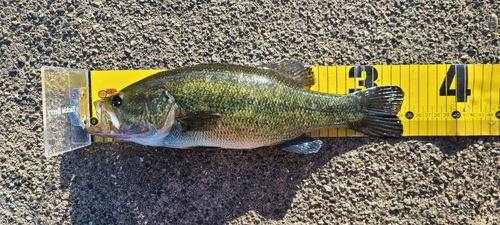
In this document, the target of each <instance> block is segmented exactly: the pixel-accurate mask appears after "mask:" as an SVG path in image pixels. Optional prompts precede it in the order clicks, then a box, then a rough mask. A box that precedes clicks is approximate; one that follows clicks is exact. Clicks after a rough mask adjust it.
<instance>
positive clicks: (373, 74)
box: [349, 66, 378, 93]
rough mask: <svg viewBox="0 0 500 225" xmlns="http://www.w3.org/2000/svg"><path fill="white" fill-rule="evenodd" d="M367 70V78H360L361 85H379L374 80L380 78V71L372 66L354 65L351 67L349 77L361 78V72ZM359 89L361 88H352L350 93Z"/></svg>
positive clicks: (359, 83) (366, 86)
mask: <svg viewBox="0 0 500 225" xmlns="http://www.w3.org/2000/svg"><path fill="white" fill-rule="evenodd" d="M363 71H364V72H366V79H364V80H360V81H359V82H358V85H359V86H363V87H365V88H370V87H374V86H378V85H377V84H376V83H375V82H374V81H375V80H377V79H378V71H377V69H375V68H373V67H372V66H353V67H351V69H349V78H360V77H361V74H362V73H363ZM355 91H359V89H355V88H350V89H349V93H352V92H355Z"/></svg>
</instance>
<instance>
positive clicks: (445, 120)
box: [311, 64, 500, 137]
mask: <svg viewBox="0 0 500 225" xmlns="http://www.w3.org/2000/svg"><path fill="white" fill-rule="evenodd" d="M313 71H314V74H315V76H316V79H317V82H316V84H315V85H314V86H313V87H311V89H312V90H314V91H320V92H327V93H338V94H347V93H349V92H352V91H355V90H358V89H365V88H367V87H372V86H380V85H397V86H400V87H401V88H402V89H403V90H404V92H405V99H404V101H403V105H402V107H401V111H400V113H399V114H398V116H399V117H400V118H401V120H402V122H403V129H404V132H403V136H498V135H500V65H485V64H474V65H383V66H319V67H313ZM312 135H313V136H316V137H346V136H357V135H358V134H355V132H354V131H349V130H347V129H325V130H320V131H317V132H313V133H312Z"/></svg>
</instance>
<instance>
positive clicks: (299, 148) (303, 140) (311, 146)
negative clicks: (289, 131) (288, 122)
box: [276, 135, 323, 154]
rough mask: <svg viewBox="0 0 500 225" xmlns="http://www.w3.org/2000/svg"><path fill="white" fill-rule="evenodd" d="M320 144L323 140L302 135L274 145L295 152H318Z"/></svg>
mask: <svg viewBox="0 0 500 225" xmlns="http://www.w3.org/2000/svg"><path fill="white" fill-rule="evenodd" d="M322 145H323V142H322V141H321V140H317V139H314V138H312V137H309V136H306V135H303V136H300V137H298V138H295V139H293V140H291V141H287V142H285V143H282V144H279V145H276V147H277V148H280V149H282V150H285V151H289V152H294V153H297V154H312V153H316V152H318V151H319V149H320V148H321V146H322Z"/></svg>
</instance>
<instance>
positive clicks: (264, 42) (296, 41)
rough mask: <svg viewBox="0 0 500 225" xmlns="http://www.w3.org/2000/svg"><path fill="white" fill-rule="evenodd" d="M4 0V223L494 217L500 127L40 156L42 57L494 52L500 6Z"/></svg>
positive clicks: (470, 0) (245, 59)
mask: <svg viewBox="0 0 500 225" xmlns="http://www.w3.org/2000/svg"><path fill="white" fill-rule="evenodd" d="M132 2H133V3H126V1H119V0H108V1H83V2H81V3H78V1H74V0H66V1H52V0H50V1H42V0H38V1H22V0H21V1H19V0H18V1H15V0H2V1H0V72H1V80H0V112H1V115H2V118H3V119H2V120H0V124H1V126H0V146H1V148H0V173H1V176H0V224H146V223H147V224H243V223H246V224H253V223H269V224H498V223H500V216H499V215H500V190H499V188H500V183H499V181H500V171H499V170H500V165H499V156H500V141H499V138H498V137H474V138H468V137H445V138H443V137H429V138H401V139H378V138H329V139H324V142H325V143H326V144H325V147H324V148H323V149H322V150H321V151H320V152H319V153H318V154H315V155H307V156H303V155H294V154H291V153H287V152H283V151H280V150H276V149H273V148H264V149H257V150H243V151H242V150H222V151H216V152H199V151H189V150H173V149H163V148H152V147H144V146H138V145H135V144H131V143H113V144H111V143H109V144H94V145H92V146H91V147H88V148H85V149H80V150H76V151H73V152H69V153H66V154H64V155H62V156H58V157H53V158H46V157H44V156H43V131H42V112H41V78H40V71H39V69H40V68H41V66H42V65H54V66H62V67H74V68H88V69H147V68H176V67H179V66H184V65H191V64H196V63H202V62H224V63H238V64H248V63H254V62H262V61H275V60H280V59H298V60H301V61H304V62H306V63H308V64H312V65H353V64H372V65H373V64H417V63H461V62H463V63H497V62H498V61H499V60H500V52H499V41H498V39H499V37H498V35H496V33H495V32H494V30H495V29H496V25H495V23H494V22H490V20H491V18H490V17H491V14H492V13H499V9H498V1H496V0H495V1H493V0H492V1H475V0H462V1H437V0H436V1H430V0H380V1H371V2H368V1H358V2H357V3H352V2H350V1H327V0H318V1H314V2H313V1H308V0H302V1H286V0H282V1H279V0H260V1H255V2H252V1H234V0H233V1H227V0H226V1H215V0H214V1H210V0H202V1H199V0H198V1H197V0H191V1H187V0H182V1H181V0H179V1H166V2H165V3H161V2H160V1H158V2H154V1H153V0H137V1H132Z"/></svg>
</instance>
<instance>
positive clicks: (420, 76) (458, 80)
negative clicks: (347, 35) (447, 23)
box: [90, 64, 500, 142]
mask: <svg viewBox="0 0 500 225" xmlns="http://www.w3.org/2000/svg"><path fill="white" fill-rule="evenodd" d="M312 70H313V73H314V76H315V79H316V83H315V85H314V86H312V87H311V90H313V91H319V92H325V93H332V94H348V93H350V92H353V91H356V90H361V89H365V88H368V87H373V86H381V85H396V86H400V87H401V88H402V89H403V91H404V92H405V99H404V101H403V105H402V108H401V111H400V113H399V117H400V118H401V120H402V122H403V128H404V132H403V136H500V64H498V65H491V64H490V65H485V64H473V65H472V64H468V65H380V66H315V67H312ZM159 71H160V70H121V71H120V70H109V71H91V73H90V87H91V94H92V99H91V101H96V100H98V99H100V98H103V97H105V96H107V95H110V94H112V93H114V92H115V91H119V90H121V89H122V88H124V87H126V86H128V85H129V84H132V83H134V82H136V81H138V80H141V79H143V78H145V77H147V76H149V75H152V74H154V73H157V72H159ZM95 115H96V113H95V109H92V116H93V117H94V116H95ZM311 135H312V136H314V137H351V136H363V134H361V133H356V132H354V131H352V130H348V129H344V128H332V129H323V130H319V131H315V132H312V133H311ZM108 141H112V139H109V138H101V137H94V142H108Z"/></svg>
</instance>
